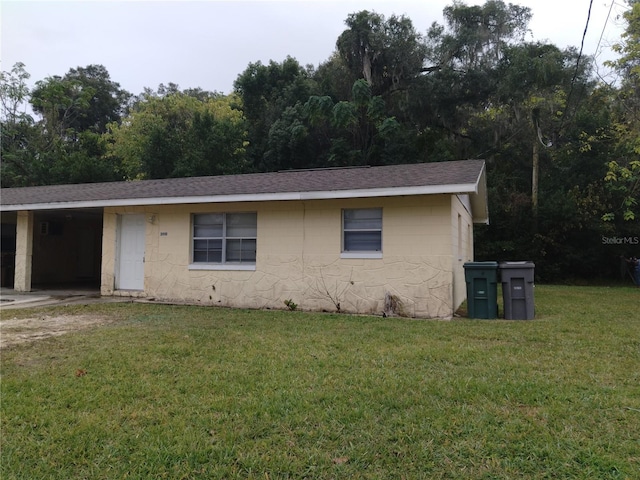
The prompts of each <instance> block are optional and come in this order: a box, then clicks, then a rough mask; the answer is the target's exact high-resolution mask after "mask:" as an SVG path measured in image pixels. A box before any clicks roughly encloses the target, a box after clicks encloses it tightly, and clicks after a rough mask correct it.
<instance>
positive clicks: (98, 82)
mask: <svg viewBox="0 0 640 480" xmlns="http://www.w3.org/2000/svg"><path fill="white" fill-rule="evenodd" d="M130 97H131V95H130V94H129V93H128V92H127V91H125V90H123V89H121V88H120V85H119V84H118V83H116V82H114V81H112V80H111V78H110V76H109V72H107V70H106V68H105V67H104V66H102V65H89V66H87V67H78V68H75V69H73V68H72V69H70V70H69V72H67V74H66V75H64V76H63V77H59V76H53V77H47V78H46V79H44V80H41V81H39V82H37V83H36V87H35V89H34V90H33V92H32V94H31V104H32V106H33V110H34V112H36V113H38V114H40V115H41V116H42V117H43V120H44V121H45V122H46V127H47V130H48V131H49V132H50V133H54V132H55V133H57V134H58V135H60V136H64V135H66V134H67V132H69V131H73V132H84V131H91V132H94V133H104V132H105V131H106V126H107V124H109V123H111V122H117V121H119V120H120V117H121V116H122V114H123V113H124V111H125V109H126V107H127V102H128V100H129V99H130Z"/></svg>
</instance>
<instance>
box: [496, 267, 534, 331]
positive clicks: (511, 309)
mask: <svg viewBox="0 0 640 480" xmlns="http://www.w3.org/2000/svg"><path fill="white" fill-rule="evenodd" d="M534 267H535V265H534V264H533V262H501V263H500V279H501V282H502V299H503V300H504V318H505V319H507V320H533V318H534V316H535V312H534V308H535V305H534V297H533V285H534V284H533V272H534Z"/></svg>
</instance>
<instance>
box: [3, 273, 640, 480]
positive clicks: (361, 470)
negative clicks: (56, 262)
mask: <svg viewBox="0 0 640 480" xmlns="http://www.w3.org/2000/svg"><path fill="white" fill-rule="evenodd" d="M535 295H536V309H537V310H536V314H537V319H536V320H533V321H505V320H468V319H455V320H452V321H435V320H434V321H431V320H428V321H425V320H410V319H398V318H379V317H357V316H348V315H337V314H336V315H329V314H309V313H303V312H289V311H244V310H242V311H241V310H228V309H219V308H205V307H184V306H182V307H180V306H163V305H143V304H104V305H94V306H84V307H82V306H75V307H67V308H65V307H58V308H56V309H51V308H50V309H41V310H30V311H10V312H4V313H3V318H12V317H14V316H16V315H18V316H20V315H22V316H27V315H34V314H35V313H36V312H37V313H38V314H39V315H45V314H47V315H54V314H91V313H95V314H108V315H112V316H115V317H117V318H118V321H117V322H115V323H112V324H109V325H105V326H101V327H96V328H91V329H88V330H83V331H79V332H76V333H73V334H68V335H65V336H60V337H55V338H49V339H46V340H42V341H39V342H36V343H31V344H28V345H21V346H15V347H10V348H8V349H5V350H4V351H2V358H1V360H2V365H1V366H2V369H1V374H2V383H1V395H2V396H1V401H2V403H1V415H2V417H1V427H2V429H1V444H0V446H1V466H0V477H1V478H2V479H3V480H11V479H29V480H31V479H114V478H116V479H119V478H127V479H142V478H145V479H160V478H170V479H187V478H188V479H200V478H202V479H209V478H260V479H275V478H310V479H316V478H318V479H323V478H327V479H328V478H371V479H386V478H398V479H401V478H407V479H411V478H425V479H437V478H447V479H452V478H460V479H514V478H536V479H540V478H553V479H559V478H584V479H596V478H597V479H603V478H628V479H632V478H639V477H640V309H639V308H638V304H639V300H640V291H639V290H638V289H634V288H631V287H629V288H623V287H619V288H596V287H565V286H562V287H560V286H537V287H536V290H535ZM79 369H80V370H83V371H86V375H81V376H77V375H76V373H77V371H78V370H79Z"/></svg>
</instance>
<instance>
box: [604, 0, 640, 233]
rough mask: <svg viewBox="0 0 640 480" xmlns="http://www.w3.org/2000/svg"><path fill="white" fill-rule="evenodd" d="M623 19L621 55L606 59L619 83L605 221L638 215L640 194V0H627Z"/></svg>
mask: <svg viewBox="0 0 640 480" xmlns="http://www.w3.org/2000/svg"><path fill="white" fill-rule="evenodd" d="M628 4H629V7H630V8H629V9H628V10H627V11H625V12H624V14H623V18H624V20H625V21H626V22H627V27H626V29H625V31H624V33H623V34H622V36H621V40H620V42H619V43H617V44H615V45H614V50H615V51H616V52H618V53H619V54H621V57H620V58H619V59H617V60H615V61H612V62H609V65H610V66H612V67H614V68H615V69H616V71H617V72H618V74H619V76H620V79H621V82H620V87H619V89H618V91H617V95H616V97H615V103H614V105H615V106H616V108H615V114H616V118H615V119H614V122H613V125H614V136H615V149H614V158H612V159H610V161H609V162H608V164H607V166H608V171H607V174H606V177H605V182H606V185H607V187H608V190H609V191H610V192H611V193H612V194H613V195H614V196H615V197H616V199H617V201H615V204H614V206H613V207H614V208H613V209H612V210H611V211H609V212H606V213H605V214H604V215H603V217H602V218H603V219H604V220H605V221H608V222H611V221H614V220H616V219H617V218H618V217H619V216H620V215H619V214H622V215H621V216H622V218H623V220H624V221H633V220H636V218H637V215H638V213H637V208H638V197H640V1H638V0H628Z"/></svg>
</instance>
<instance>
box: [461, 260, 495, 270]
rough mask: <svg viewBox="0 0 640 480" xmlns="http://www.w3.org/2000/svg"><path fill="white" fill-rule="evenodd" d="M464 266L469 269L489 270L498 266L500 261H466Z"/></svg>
mask: <svg viewBox="0 0 640 480" xmlns="http://www.w3.org/2000/svg"><path fill="white" fill-rule="evenodd" d="M462 266H463V267H464V268H465V269H467V270H476V269H478V270H480V269H482V270H487V269H492V268H498V262H465V263H464V265H462Z"/></svg>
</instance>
